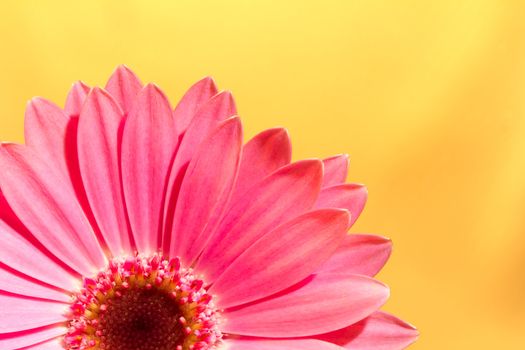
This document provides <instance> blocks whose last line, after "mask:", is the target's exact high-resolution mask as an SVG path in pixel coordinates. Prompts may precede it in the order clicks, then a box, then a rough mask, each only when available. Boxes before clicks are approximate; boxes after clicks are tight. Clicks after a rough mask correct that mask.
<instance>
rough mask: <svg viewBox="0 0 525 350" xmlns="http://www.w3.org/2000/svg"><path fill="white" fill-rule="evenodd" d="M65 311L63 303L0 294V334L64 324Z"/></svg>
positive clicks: (66, 306)
mask: <svg viewBox="0 0 525 350" xmlns="http://www.w3.org/2000/svg"><path fill="white" fill-rule="evenodd" d="M67 309H68V305H67V304H63V303H57V302H54V301H47V300H39V299H31V298H26V297H22V296H17V295H12V294H4V293H0V319H1V320H2V322H0V334H4V333H12V332H19V331H24V330H28V329H34V328H38V327H44V326H48V325H52V324H55V323H59V322H64V321H66V320H67V317H66V316H65V314H66V312H67Z"/></svg>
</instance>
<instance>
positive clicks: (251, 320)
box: [0, 67, 417, 350]
mask: <svg viewBox="0 0 525 350" xmlns="http://www.w3.org/2000/svg"><path fill="white" fill-rule="evenodd" d="M236 114H237V111H236V107H235V103H234V102H233V98H232V96H231V94H230V93H228V92H218V91H217V88H216V86H215V84H214V82H213V81H212V80H211V79H210V78H205V79H203V80H201V81H199V82H197V83H196V84H195V85H193V86H192V87H191V88H190V89H189V90H188V92H187V93H186V94H185V95H184V97H183V98H182V100H181V101H180V102H179V104H178V105H177V106H176V107H175V108H174V109H172V107H171V106H170V103H169V101H168V99H167V98H166V96H165V95H164V94H163V92H162V91H161V90H160V89H159V88H158V87H156V86H155V85H152V84H148V85H146V86H143V85H142V83H141V82H140V81H139V79H138V78H137V77H136V76H135V75H134V74H133V73H132V72H131V71H130V70H129V69H128V68H126V67H119V68H117V70H116V71H115V73H114V74H113V75H112V76H111V78H110V79H109V82H108V83H107V85H106V87H105V89H101V88H89V87H88V86H86V85H85V84H83V83H80V82H79V83H76V84H75V85H73V88H72V89H71V92H70V93H69V95H68V98H67V101H66V105H65V108H64V109H61V108H59V107H57V106H56V105H54V104H53V103H51V102H49V101H46V100H44V99H41V98H35V99H33V100H32V101H31V102H30V103H29V104H28V106H27V112H26V125H25V132H26V145H15V144H2V145H1V146H0V169H2V171H1V172H0V235H1V238H2V242H3V244H2V245H0V258H1V260H0V261H1V262H0V310H2V311H1V312H0V314H1V316H2V317H1V318H0V348H2V349H6V350H14V349H22V348H23V349H45V350H60V349H62V350H64V349H65V350H73V349H78V350H88V349H100V350H121V349H128V350H204V349H225V350H226V349H230V350H237V349H239V350H240V349H243V350H284V349H343V348H347V349H362V350H365V349H366V350H373V349H377V350H384V349H392V350H396V349H402V348H404V347H406V346H408V345H409V344H410V343H412V342H413V341H414V340H415V339H416V337H417V331H416V330H415V329H414V328H412V327H411V326H409V325H408V324H406V323H404V322H403V321H401V320H399V319H397V318H395V317H394V316H391V315H388V314H386V313H384V312H381V311H378V310H379V308H380V307H381V306H382V305H383V304H384V303H385V302H386V300H387V298H388V295H389V291H388V288H387V287H386V286H385V285H384V284H382V283H380V282H378V281H377V280H375V279H373V276H374V275H375V274H376V273H377V272H378V271H379V270H380V269H381V268H382V266H383V265H384V264H385V262H386V260H387V259H388V257H389V255H390V251H391V243H390V241H389V240H388V239H385V238H383V237H380V236H374V235H363V234H352V235H348V234H347V231H348V229H349V228H350V227H351V225H352V224H353V223H354V222H355V220H356V219H357V218H358V216H359V214H360V213H361V211H362V210H363V207H364V204H365V201H366V198H367V192H366V189H365V187H364V186H362V185H357V184H346V183H345V180H346V177H347V168H348V158H347V157H346V156H345V155H340V156H335V157H331V158H328V159H325V160H317V159H309V160H302V161H297V162H293V163H292V162H291V146H290V140H289V137H288V134H287V132H286V131H285V130H284V129H281V128H275V129H270V130H266V131H263V132H261V133H260V134H258V135H256V136H255V137H253V138H252V139H251V140H250V141H248V142H247V143H246V144H244V145H243V135H242V127H241V122H240V119H239V118H238V117H237V116H236Z"/></svg>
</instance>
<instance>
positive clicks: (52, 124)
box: [24, 97, 69, 176]
mask: <svg viewBox="0 0 525 350" xmlns="http://www.w3.org/2000/svg"><path fill="white" fill-rule="evenodd" d="M24 123H25V127H24V133H25V140H26V144H27V146H29V147H30V148H32V149H34V150H36V151H38V153H39V154H40V156H41V157H42V159H44V160H45V161H46V162H47V163H48V164H49V165H52V166H54V167H57V168H58V169H59V170H60V171H61V172H62V174H63V175H64V176H67V175H68V170H67V162H66V150H65V146H66V132H67V128H68V123H69V118H68V117H67V116H66V114H65V113H64V112H63V111H62V109H60V108H59V107H58V106H57V105H55V104H54V103H52V102H49V101H47V100H45V99H43V98H39V97H36V98H34V99H32V100H31V101H29V103H28V105H27V107H26V114H25V122H24Z"/></svg>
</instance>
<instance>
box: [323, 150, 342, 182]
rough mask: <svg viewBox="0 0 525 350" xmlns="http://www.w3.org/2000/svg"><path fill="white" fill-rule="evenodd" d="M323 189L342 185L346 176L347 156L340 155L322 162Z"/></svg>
mask: <svg viewBox="0 0 525 350" xmlns="http://www.w3.org/2000/svg"><path fill="white" fill-rule="evenodd" d="M323 163H324V179H323V187H329V186H334V185H339V184H342V183H344V182H345V181H346V177H347V176H348V154H340V155H337V156H333V157H330V158H326V159H324V160H323Z"/></svg>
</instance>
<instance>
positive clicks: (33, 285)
mask: <svg viewBox="0 0 525 350" xmlns="http://www.w3.org/2000/svg"><path fill="white" fill-rule="evenodd" d="M0 291H4V292H9V293H14V294H19V295H25V296H29V297H35V298H41V299H48V300H54V301H60V302H64V303H67V302H69V301H70V300H71V296H70V295H67V294H66V293H65V292H62V291H59V290H56V289H53V288H50V287H49V286H46V285H44V284H43V283H41V282H38V281H36V280H32V279H30V278H29V277H27V276H24V275H22V274H21V273H20V272H17V271H16V270H13V269H11V268H9V267H8V266H6V265H3V264H2V263H0Z"/></svg>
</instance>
